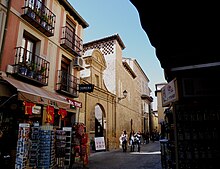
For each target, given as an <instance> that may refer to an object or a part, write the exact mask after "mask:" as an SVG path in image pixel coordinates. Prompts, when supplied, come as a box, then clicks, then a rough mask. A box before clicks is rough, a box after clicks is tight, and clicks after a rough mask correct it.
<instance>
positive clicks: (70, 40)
mask: <svg viewBox="0 0 220 169" xmlns="http://www.w3.org/2000/svg"><path fill="white" fill-rule="evenodd" d="M60 46H62V47H63V48H65V49H66V50H67V51H69V52H70V53H72V54H74V55H77V56H81V55H82V51H83V41H82V39H81V38H80V37H78V36H77V35H76V34H75V33H74V32H73V31H72V30H71V29H70V28H68V27H67V26H65V27H62V37H61V44H60Z"/></svg>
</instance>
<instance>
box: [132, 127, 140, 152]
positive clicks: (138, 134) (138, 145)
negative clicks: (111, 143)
mask: <svg viewBox="0 0 220 169" xmlns="http://www.w3.org/2000/svg"><path fill="white" fill-rule="evenodd" d="M134 137H135V140H136V144H137V148H138V152H140V150H141V132H140V131H138V132H136V133H135V135H134Z"/></svg>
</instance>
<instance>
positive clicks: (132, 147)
mask: <svg viewBox="0 0 220 169" xmlns="http://www.w3.org/2000/svg"><path fill="white" fill-rule="evenodd" d="M134 135H135V133H134V130H132V131H131V132H130V136H129V141H130V147H131V150H130V151H131V152H134V147H135V141H134Z"/></svg>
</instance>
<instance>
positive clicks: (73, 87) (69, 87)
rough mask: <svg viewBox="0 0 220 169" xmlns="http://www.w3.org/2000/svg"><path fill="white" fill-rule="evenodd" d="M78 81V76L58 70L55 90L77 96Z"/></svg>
mask: <svg viewBox="0 0 220 169" xmlns="http://www.w3.org/2000/svg"><path fill="white" fill-rule="evenodd" d="M79 81H80V80H79V78H77V77H75V76H73V75H71V74H69V73H67V72H66V71H62V70H58V83H57V84H56V89H57V92H59V93H63V94H65V95H68V96H70V97H75V98H77V97H78V96H79V95H78V91H77V86H78V84H79Z"/></svg>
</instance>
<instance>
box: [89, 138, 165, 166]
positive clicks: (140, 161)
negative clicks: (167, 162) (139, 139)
mask: <svg viewBox="0 0 220 169" xmlns="http://www.w3.org/2000/svg"><path fill="white" fill-rule="evenodd" d="M136 150H137V149H136ZM88 168H89V169H161V168H162V167H161V155H160V142H159V141H155V142H150V143H149V144H142V145H141V151H140V152H136V151H135V152H130V151H127V152H122V150H119V151H118V150H116V151H111V152H109V151H106V152H96V153H93V154H91V156H90V157H89V165H88Z"/></svg>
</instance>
